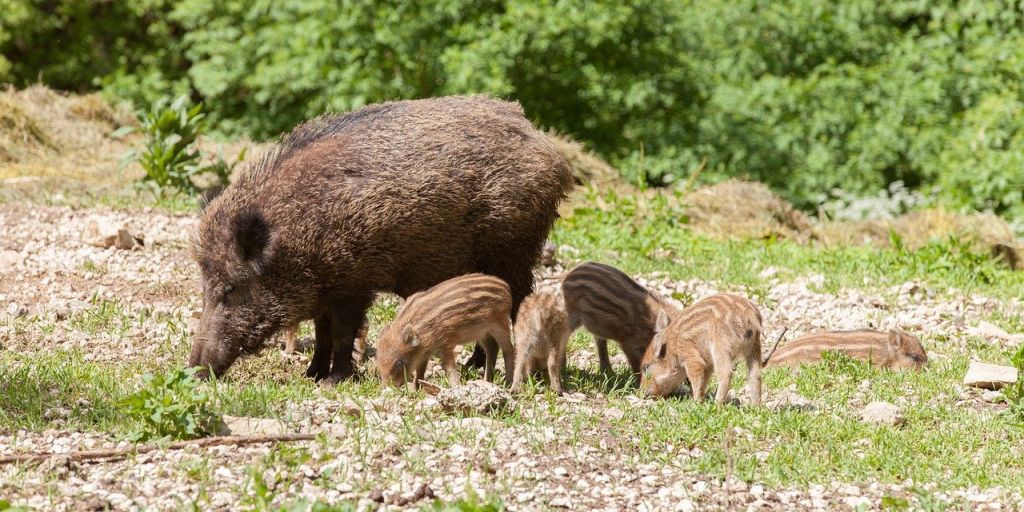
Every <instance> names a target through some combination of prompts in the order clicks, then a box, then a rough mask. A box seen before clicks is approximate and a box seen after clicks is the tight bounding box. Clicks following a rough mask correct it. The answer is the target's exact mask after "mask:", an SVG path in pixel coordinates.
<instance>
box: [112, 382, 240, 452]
mask: <svg viewBox="0 0 1024 512" xmlns="http://www.w3.org/2000/svg"><path fill="white" fill-rule="evenodd" d="M194 374H195V369H194V368H188V369H180V368H179V369H173V370H169V371H168V372H166V373H163V374H155V375H154V374H146V375H144V376H143V377H142V387H141V388H140V389H139V390H138V391H137V392H135V393H134V394H133V395H131V396H129V397H127V398H126V399H125V400H124V402H123V404H122V405H123V406H124V409H125V414H126V415H127V416H128V417H130V418H132V419H134V420H136V421H139V422H140V423H141V425H142V426H141V428H140V429H139V430H138V431H137V432H135V433H134V434H133V435H132V439H133V440H135V441H145V440H149V439H155V438H165V437H169V438H172V439H195V438H199V437H204V436H207V435H210V434H213V433H215V432H216V431H217V428H218V426H219V425H220V421H221V418H220V415H219V414H218V413H217V412H216V411H215V410H214V408H213V399H212V397H211V396H210V394H209V393H207V392H205V391H203V390H201V389H200V382H199V381H198V380H197V379H196V378H195V376H194Z"/></svg>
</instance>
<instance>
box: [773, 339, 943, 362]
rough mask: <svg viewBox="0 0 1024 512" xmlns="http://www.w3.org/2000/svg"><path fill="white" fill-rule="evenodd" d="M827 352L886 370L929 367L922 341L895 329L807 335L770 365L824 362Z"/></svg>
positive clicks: (782, 349) (778, 353)
mask: <svg viewBox="0 0 1024 512" xmlns="http://www.w3.org/2000/svg"><path fill="white" fill-rule="evenodd" d="M824 352H840V353H843V354H846V355H848V356H850V357H852V358H854V359H860V360H862V361H868V362H870V363H871V364H872V365H874V366H879V367H882V368H893V369H901V370H920V369H922V368H923V367H924V366H925V365H926V364H928V355H927V354H926V353H925V350H924V347H923V346H921V342H920V341H918V339H917V338H915V337H914V336H911V335H909V334H907V333H905V332H903V331H902V330H899V329H893V330H890V331H888V332H878V331H867V330H864V331H833V332H818V333H811V334H805V335H804V336H801V337H799V338H797V339H795V340H793V341H791V342H789V343H786V344H785V345H782V346H781V347H779V349H778V350H777V351H776V352H775V354H774V355H772V356H771V357H770V358H769V359H768V361H767V363H766V366H787V365H799V364H803V363H816V362H819V361H821V354H822V353H824Z"/></svg>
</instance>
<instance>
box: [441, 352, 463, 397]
mask: <svg viewBox="0 0 1024 512" xmlns="http://www.w3.org/2000/svg"><path fill="white" fill-rule="evenodd" d="M441 366H443V367H444V371H445V372H446V373H447V374H448V385H449V386H451V387H453V388H455V387H459V385H460V382H461V376H460V375H459V363H458V361H456V360H455V350H454V349H451V348H444V349H442V350H441Z"/></svg>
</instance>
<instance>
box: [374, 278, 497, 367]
mask: <svg viewBox="0 0 1024 512" xmlns="http://www.w3.org/2000/svg"><path fill="white" fill-rule="evenodd" d="M511 310H512V292H511V290H510V289H509V287H508V284H506V283H505V282H504V281H502V280H501V279H498V278H496V277H493V276H488V275H484V274H468V275H465V276H460V277H456V278H453V279H449V280H447V281H444V282H442V283H441V284H438V285H436V286H434V287H432V288H430V289H428V290H426V291H423V292H419V293H416V294H413V295H412V296H410V297H409V298H408V300H407V301H406V302H405V305H404V306H403V307H402V308H401V310H399V312H398V314H397V315H396V316H395V320H394V321H393V322H391V323H390V324H388V325H387V326H386V327H385V328H384V330H383V331H381V334H380V337H379V338H378V339H377V368H378V370H379V371H380V376H381V380H382V381H383V382H384V384H385V385H401V384H404V383H406V382H409V383H411V384H413V387H415V383H416V381H418V380H422V379H423V374H424V373H425V372H426V369H427V361H428V359H429V358H430V357H431V356H433V355H438V356H440V357H441V364H442V365H443V366H444V369H445V370H446V371H447V373H448V381H449V384H450V385H452V386H457V385H459V368H458V364H457V363H456V360H455V349H456V348H457V347H458V346H459V345H462V344H464V343H473V342H479V343H480V344H481V345H482V346H483V347H484V350H485V351H486V352H487V363H486V366H485V369H484V378H486V379H487V380H489V381H490V380H493V379H494V363H495V360H496V359H497V355H498V354H497V353H498V349H499V348H500V349H501V351H502V355H503V356H504V360H505V380H506V382H509V381H511V378H512V362H513V359H514V357H515V352H514V349H513V347H512V332H511V323H512V319H511V317H510V312H511Z"/></svg>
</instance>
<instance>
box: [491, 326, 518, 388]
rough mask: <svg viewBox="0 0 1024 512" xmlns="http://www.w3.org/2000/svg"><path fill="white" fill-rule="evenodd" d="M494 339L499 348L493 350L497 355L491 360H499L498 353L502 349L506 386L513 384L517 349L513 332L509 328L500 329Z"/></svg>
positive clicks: (493, 336) (495, 333)
mask: <svg viewBox="0 0 1024 512" xmlns="http://www.w3.org/2000/svg"><path fill="white" fill-rule="evenodd" d="M506 325H507V324H506ZM492 338H493V339H494V341H495V343H496V344H497V346H496V347H494V348H493V350H494V352H495V355H494V357H493V358H490V359H491V360H492V361H494V360H496V359H497V352H498V349H499V348H500V349H501V358H502V360H503V362H504V363H505V385H506V386H507V385H509V384H512V371H513V366H514V365H515V360H516V347H515V345H513V344H512V331H511V330H510V329H509V328H508V327H505V328H503V329H498V330H497V331H495V332H494V334H493V335H492ZM492 366H493V363H492ZM493 371H494V370H493V368H492V369H491V372H492V373H493Z"/></svg>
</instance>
